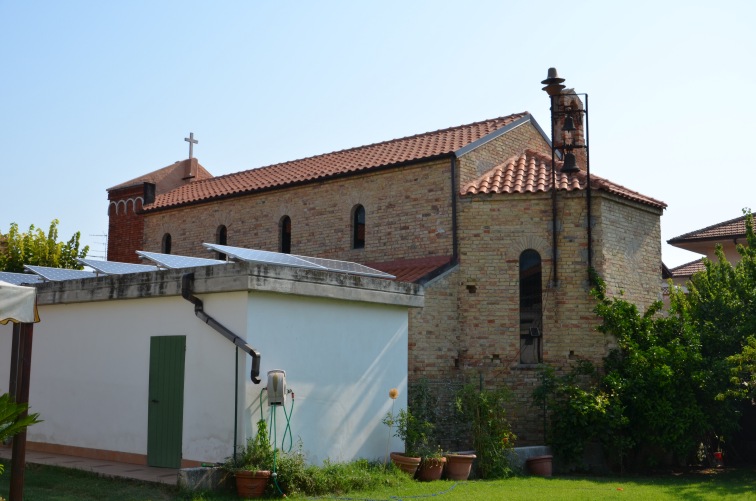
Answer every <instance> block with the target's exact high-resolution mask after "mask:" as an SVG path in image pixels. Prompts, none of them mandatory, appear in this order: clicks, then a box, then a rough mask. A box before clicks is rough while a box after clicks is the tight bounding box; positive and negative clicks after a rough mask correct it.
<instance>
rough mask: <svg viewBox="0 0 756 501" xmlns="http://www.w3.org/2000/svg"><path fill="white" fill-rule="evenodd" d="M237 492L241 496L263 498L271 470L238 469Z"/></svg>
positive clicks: (236, 475)
mask: <svg viewBox="0 0 756 501" xmlns="http://www.w3.org/2000/svg"><path fill="white" fill-rule="evenodd" d="M234 476H235V477H236V494H237V495H238V496H239V497H240V498H261V497H262V496H263V494H265V488H266V487H267V486H268V480H270V471H269V470H257V471H237V472H236V474H235V475H234Z"/></svg>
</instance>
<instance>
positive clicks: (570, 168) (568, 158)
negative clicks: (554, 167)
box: [559, 153, 580, 174]
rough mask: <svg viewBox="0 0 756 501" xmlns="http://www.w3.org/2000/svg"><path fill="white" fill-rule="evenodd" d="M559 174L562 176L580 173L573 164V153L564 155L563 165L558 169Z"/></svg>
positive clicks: (575, 164) (574, 163)
mask: <svg viewBox="0 0 756 501" xmlns="http://www.w3.org/2000/svg"><path fill="white" fill-rule="evenodd" d="M559 172H562V173H564V174H574V173H576V172H580V169H579V168H578V166H577V163H576V162H575V154H574V153H565V155H564V164H563V165H562V168H561V169H559Z"/></svg>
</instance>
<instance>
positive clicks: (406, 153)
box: [144, 112, 531, 212]
mask: <svg viewBox="0 0 756 501" xmlns="http://www.w3.org/2000/svg"><path fill="white" fill-rule="evenodd" d="M530 119H531V117H530V114H529V113H527V112H524V113H515V114H513V115H509V116H505V117H499V118H493V119H490V120H483V121H481V122H475V123H471V124H467V125H460V126H458V127H450V128H447V129H441V130H437V131H433V132H426V133H424V134H417V135H414V136H409V137H403V138H400V139H393V140H391V141H384V142H381V143H375V144H370V145H367V146H360V147H357V148H351V149H347V150H341V151H336V152H333V153H326V154H323V155H317V156H314V157H308V158H303V159H300V160H292V161H289V162H284V163H280V164H274V165H269V166H267V167H260V168H257V169H251V170H246V171H242V172H237V173H234V174H227V175H224V176H217V177H213V178H210V179H203V180H196V181H194V182H192V183H189V184H186V185H184V186H180V187H178V188H176V189H174V190H172V191H170V192H168V193H164V194H159V195H158V196H157V197H156V198H155V202H154V203H152V204H149V205H146V206H145V208H144V210H145V212H150V211H155V210H160V209H166V208H171V207H179V206H182V205H189V204H194V203H202V202H206V201H209V200H213V199H219V198H227V197H230V196H239V195H246V194H251V193H255V192H258V191H264V190H268V189H272V188H280V187H284V186H291V185H296V184H301V183H306V182H311V181H316V180H324V179H328V178H332V177H337V176H342V175H348V174H352V173H358V172H365V171H370V170H374V169H378V168H383V167H390V166H396V165H403V164H408V163H412V162H419V161H428V160H432V159H434V158H442V157H444V156H449V155H452V154H454V153H455V152H457V151H459V150H460V149H462V148H465V147H469V146H470V145H472V144H473V143H476V142H478V141H485V140H486V139H487V137H488V136H494V135H496V134H497V133H500V132H502V130H506V128H507V127H508V126H516V125H517V124H518V123H524V122H526V121H528V120H530Z"/></svg>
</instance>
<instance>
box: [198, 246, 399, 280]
mask: <svg viewBox="0 0 756 501" xmlns="http://www.w3.org/2000/svg"><path fill="white" fill-rule="evenodd" d="M202 245H204V246H205V247H206V248H207V249H209V250H211V251H215V252H221V253H223V254H226V255H227V256H231V257H233V258H235V259H239V260H241V261H247V262H250V263H262V264H278V265H283V266H293V267H295V268H306V269H310V270H324V271H336V272H339V273H348V274H351V275H361V276H366V277H377V278H389V279H393V278H396V277H395V276H394V275H390V274H388V273H384V272H382V271H380V270H376V269H375V268H371V267H369V266H365V265H363V264H359V263H352V262H350V261H339V260H336V259H324V258H320V257H308V256H296V255H294V254H282V253H280V252H270V251H264V250H256V249H245V248H242V247H231V246H229V245H220V244H209V243H204V244H202Z"/></svg>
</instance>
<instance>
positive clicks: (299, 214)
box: [145, 160, 452, 262]
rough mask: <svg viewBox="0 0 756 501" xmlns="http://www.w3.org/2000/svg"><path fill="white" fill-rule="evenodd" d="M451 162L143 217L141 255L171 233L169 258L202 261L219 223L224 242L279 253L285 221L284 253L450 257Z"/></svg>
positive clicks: (355, 258) (345, 257)
mask: <svg viewBox="0 0 756 501" xmlns="http://www.w3.org/2000/svg"><path fill="white" fill-rule="evenodd" d="M450 163H451V160H443V161H437V162H431V163H426V164H422V165H419V166H406V167H401V168H396V169H390V170H385V171H381V172H374V173H370V174H365V175H362V176H355V177H350V178H342V179H336V180H331V181H324V182H320V183H317V184H315V183H313V184H310V185H307V186H301V187H293V188H287V189H282V190H275V191H270V192H266V193H259V194H254V195H249V196H246V197H239V198H232V199H228V200H223V201H218V202H213V203H208V204H203V205H197V206H191V207H185V208H180V209H174V210H170V211H161V212H156V213H152V214H147V215H146V225H145V247H146V250H151V251H158V252H159V251H160V244H161V241H162V238H163V235H164V234H165V233H170V234H171V237H172V242H173V249H172V253H173V254H182V255H188V256H200V257H208V256H209V253H208V252H206V251H205V250H204V248H203V247H202V243H203V242H215V239H216V232H217V229H218V227H219V226H220V225H225V226H226V228H227V232H228V233H227V238H228V245H232V246H238V247H248V248H255V249H263V250H271V251H278V250H279V225H280V221H281V219H282V218H283V217H284V216H289V217H290V218H291V228H292V229H291V253H292V254H299V255H305V256H306V255H313V256H321V257H328V258H335V259H343V260H348V261H356V262H368V261H373V262H381V261H389V260H393V259H405V258H406V259H411V258H419V257H425V256H438V255H451V248H452V234H451V229H452V228H451V226H452V224H451V195H450V191H451V186H450V184H451V183H450V181H449V179H450V178H449V176H450V168H451V167H450ZM357 204H361V205H362V206H364V207H365V212H366V237H365V240H366V244H365V248H364V249H352V248H351V246H352V220H351V219H352V210H353V208H354V207H355V205H357Z"/></svg>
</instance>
